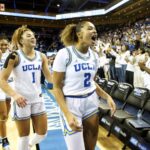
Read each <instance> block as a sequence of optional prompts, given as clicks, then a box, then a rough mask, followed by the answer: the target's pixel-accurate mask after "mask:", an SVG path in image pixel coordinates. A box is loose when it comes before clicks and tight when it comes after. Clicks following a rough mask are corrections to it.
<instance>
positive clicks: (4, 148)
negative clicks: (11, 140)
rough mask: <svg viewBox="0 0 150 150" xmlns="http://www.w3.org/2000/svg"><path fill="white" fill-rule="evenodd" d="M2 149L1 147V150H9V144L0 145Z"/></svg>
mask: <svg viewBox="0 0 150 150" xmlns="http://www.w3.org/2000/svg"><path fill="white" fill-rule="evenodd" d="M2 149H3V150H11V149H10V147H9V145H7V146H5V147H2Z"/></svg>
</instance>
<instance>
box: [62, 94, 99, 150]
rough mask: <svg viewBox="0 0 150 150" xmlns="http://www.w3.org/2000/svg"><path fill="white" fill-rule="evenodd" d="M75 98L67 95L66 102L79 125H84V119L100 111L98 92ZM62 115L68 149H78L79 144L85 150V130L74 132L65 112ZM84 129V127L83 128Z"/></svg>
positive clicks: (80, 149) (80, 148)
mask: <svg viewBox="0 0 150 150" xmlns="http://www.w3.org/2000/svg"><path fill="white" fill-rule="evenodd" d="M79 97H80V96H79ZM79 97H78V98H75V97H74V98H73V97H66V104H67V106H68V109H69V111H70V112H72V113H73V114H74V115H75V116H76V118H77V120H78V122H79V125H80V126H82V121H83V120H85V119H87V118H89V117H91V116H92V115H94V114H97V113H98V107H99V99H98V96H97V94H96V92H93V93H92V94H91V95H90V96H88V97H85V98H79ZM60 116H61V117H60V118H61V125H62V130H63V134H64V138H65V141H66V144H67V149H68V150H76V146H77V145H78V149H79V150H85V147H84V139H83V131H81V132H74V131H72V129H71V128H70V126H69V125H68V122H67V120H66V118H65V116H64V115H63V114H61V115H60ZM83 130H84V129H83Z"/></svg>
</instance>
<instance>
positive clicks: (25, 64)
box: [0, 26, 51, 150]
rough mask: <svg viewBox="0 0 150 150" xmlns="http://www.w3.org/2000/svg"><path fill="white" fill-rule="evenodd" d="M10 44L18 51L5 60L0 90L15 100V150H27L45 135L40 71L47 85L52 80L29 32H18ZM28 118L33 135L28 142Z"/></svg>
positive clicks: (45, 123)
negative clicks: (16, 136)
mask: <svg viewBox="0 0 150 150" xmlns="http://www.w3.org/2000/svg"><path fill="white" fill-rule="evenodd" d="M12 44H13V45H14V47H18V48H19V49H18V50H17V51H15V52H12V53H11V54H10V55H9V57H8V58H7V60H6V62H5V64H4V69H3V70H2V72H1V75H0V87H1V88H2V89H3V91H4V92H6V93H7V94H8V95H10V96H11V97H12V98H13V100H14V102H13V118H14V119H15V122H16V125H17V129H18V133H19V142H18V150H30V149H31V147H32V146H33V145H35V144H37V143H39V142H41V141H42V140H43V139H44V138H45V136H46V133H47V117H46V113H45V107H44V103H43V98H42V94H41V93H42V91H41V82H40V78H41V71H43V73H44V75H45V77H46V79H47V80H48V81H49V82H51V76H50V71H49V68H48V61H47V58H46V56H45V55H44V54H42V53H41V52H38V51H35V50H34V48H35V46H36V39H35V35H34V33H33V32H32V31H31V30H30V29H29V28H27V27H26V26H22V27H20V28H18V29H17V30H16V31H15V32H14V34H13V37H12ZM11 72H13V75H14V89H12V88H11V87H10V86H9V85H8V83H7V79H8V77H9V75H10V73H11ZM30 118H31V119H32V123H33V126H34V129H35V134H34V136H33V138H32V139H31V140H30V141H29V133H30Z"/></svg>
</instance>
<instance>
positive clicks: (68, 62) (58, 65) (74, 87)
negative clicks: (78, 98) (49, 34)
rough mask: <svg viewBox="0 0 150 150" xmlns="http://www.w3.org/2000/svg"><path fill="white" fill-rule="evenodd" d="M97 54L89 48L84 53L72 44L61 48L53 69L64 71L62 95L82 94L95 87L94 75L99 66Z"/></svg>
mask: <svg viewBox="0 0 150 150" xmlns="http://www.w3.org/2000/svg"><path fill="white" fill-rule="evenodd" d="M98 59H99V58H98V55H97V54H96V53H95V52H94V51H92V50H91V49H90V48H89V50H88V52H87V53H86V54H83V53H80V52H79V51H77V50H76V49H75V47H74V46H69V47H67V48H63V49H61V50H60V51H59V52H58V53H57V55H56V58H55V60H54V64H53V70H54V71H56V72H65V79H64V83H63V85H64V86H63V93H64V95H66V96H67V95H84V94H88V93H90V92H92V91H94V90H95V89H96V86H95V82H94V77H95V74H96V72H97V69H98V66H99V60H98Z"/></svg>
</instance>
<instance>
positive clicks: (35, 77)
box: [13, 50, 42, 103]
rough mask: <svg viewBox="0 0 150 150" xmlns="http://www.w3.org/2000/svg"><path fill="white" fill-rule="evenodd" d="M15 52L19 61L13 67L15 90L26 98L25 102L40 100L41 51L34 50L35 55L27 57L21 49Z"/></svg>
mask: <svg viewBox="0 0 150 150" xmlns="http://www.w3.org/2000/svg"><path fill="white" fill-rule="evenodd" d="M16 52H17V53H18V57H19V62H18V65H17V66H16V67H15V68H14V69H13V75H14V88H15V91H16V92H17V93H19V94H21V95H22V96H23V97H24V98H26V100H27V103H35V102H41V101H42V94H41V93H42V91H41V70H42V58H41V53H40V52H38V51H35V57H34V58H33V59H29V58H27V57H26V56H25V55H24V53H23V52H22V50H18V51H16Z"/></svg>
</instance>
